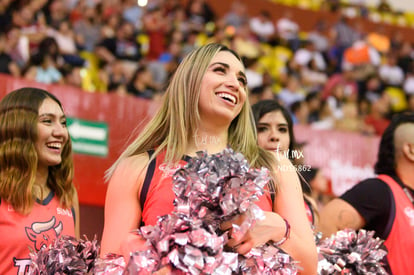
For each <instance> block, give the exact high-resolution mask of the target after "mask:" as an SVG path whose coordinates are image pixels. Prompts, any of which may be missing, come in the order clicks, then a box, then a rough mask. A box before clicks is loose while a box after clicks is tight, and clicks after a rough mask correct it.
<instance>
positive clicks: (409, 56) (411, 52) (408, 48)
mask: <svg viewBox="0 0 414 275" xmlns="http://www.w3.org/2000/svg"><path fill="white" fill-rule="evenodd" d="M396 54H397V60H398V61H397V65H398V67H400V68H401V69H402V70H403V71H404V72H405V73H406V72H408V71H410V70H412V69H413V68H412V66H413V65H412V64H413V62H414V49H413V45H412V43H411V42H409V41H404V42H403V43H402V45H401V48H400V50H399V51H397V53H396Z"/></svg>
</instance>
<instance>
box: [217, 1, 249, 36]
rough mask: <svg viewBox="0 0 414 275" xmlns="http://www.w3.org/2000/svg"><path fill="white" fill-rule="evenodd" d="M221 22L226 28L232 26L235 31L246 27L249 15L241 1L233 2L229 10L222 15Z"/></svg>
mask: <svg viewBox="0 0 414 275" xmlns="http://www.w3.org/2000/svg"><path fill="white" fill-rule="evenodd" d="M223 21H224V24H225V25H226V26H233V27H234V28H236V29H237V28H239V27H242V26H245V25H246V24H247V25H248V23H249V15H248V13H247V7H246V4H245V3H244V2H243V1H241V0H236V1H233V2H232V4H231V6H230V10H229V11H227V12H226V13H225V14H224V16H223Z"/></svg>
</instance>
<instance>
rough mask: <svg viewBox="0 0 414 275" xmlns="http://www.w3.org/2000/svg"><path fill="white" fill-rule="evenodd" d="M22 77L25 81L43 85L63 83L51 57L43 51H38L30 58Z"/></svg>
mask: <svg viewBox="0 0 414 275" xmlns="http://www.w3.org/2000/svg"><path fill="white" fill-rule="evenodd" d="M23 76H24V78H26V79H29V80H35V81H37V82H39V83H44V84H52V83H59V84H63V83H64V81H63V77H62V74H61V73H60V71H59V70H58V69H57V66H56V64H55V62H54V60H53V57H52V55H51V54H50V53H48V52H44V51H40V52H38V53H36V54H34V55H33V56H32V57H31V59H30V62H29V64H28V66H27V70H25V72H24V75H23Z"/></svg>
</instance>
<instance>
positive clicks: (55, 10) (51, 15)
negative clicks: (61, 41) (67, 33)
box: [45, 0, 69, 29]
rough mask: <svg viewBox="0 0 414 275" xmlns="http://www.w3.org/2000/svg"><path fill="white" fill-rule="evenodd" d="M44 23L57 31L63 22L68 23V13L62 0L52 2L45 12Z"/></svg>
mask: <svg viewBox="0 0 414 275" xmlns="http://www.w3.org/2000/svg"><path fill="white" fill-rule="evenodd" d="M45 16H46V22H47V24H48V26H49V27H52V28H54V29H59V28H60V26H61V24H62V23H63V22H68V19H69V11H68V9H67V7H66V5H65V2H64V0H52V1H50V5H49V6H48V9H47V11H46V12H45Z"/></svg>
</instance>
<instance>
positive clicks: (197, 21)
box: [186, 0, 216, 32]
mask: <svg viewBox="0 0 414 275" xmlns="http://www.w3.org/2000/svg"><path fill="white" fill-rule="evenodd" d="M186 13H187V18H188V22H189V25H190V27H191V30H195V31H198V32H200V31H202V30H204V26H205V24H207V23H209V22H213V21H215V17H216V15H215V14H214V11H213V9H212V8H211V7H210V5H209V4H208V3H207V2H206V1H205V0H193V1H188V2H187V6H186Z"/></svg>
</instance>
